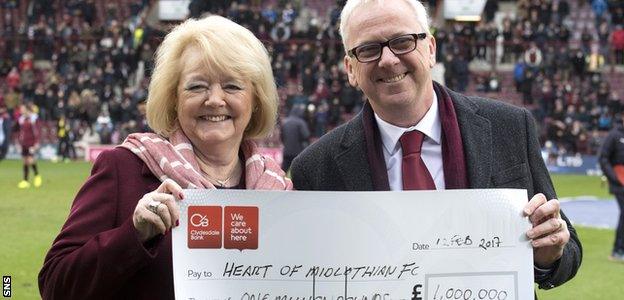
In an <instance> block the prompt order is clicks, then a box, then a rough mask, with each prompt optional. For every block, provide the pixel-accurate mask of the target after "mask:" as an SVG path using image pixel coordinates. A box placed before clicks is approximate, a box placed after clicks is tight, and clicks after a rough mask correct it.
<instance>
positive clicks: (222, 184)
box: [200, 161, 240, 188]
mask: <svg viewBox="0 0 624 300" xmlns="http://www.w3.org/2000/svg"><path fill="white" fill-rule="evenodd" d="M202 164H203V165H204V168H200V169H201V171H202V173H203V174H204V176H206V178H208V181H210V183H212V184H216V185H218V186H219V187H221V188H224V187H226V186H227V184H228V182H229V181H230V180H231V179H232V178H234V177H235V175H236V174H237V173H238V172H237V171H238V168H239V166H240V162H237V163H236V165H235V166H234V170H232V172H231V173H230V176H228V178H226V179H223V180H221V179H217V178H215V177H213V176H212V175H210V174H208V172H206V169H208V166H207V165H206V164H205V163H203V161H202Z"/></svg>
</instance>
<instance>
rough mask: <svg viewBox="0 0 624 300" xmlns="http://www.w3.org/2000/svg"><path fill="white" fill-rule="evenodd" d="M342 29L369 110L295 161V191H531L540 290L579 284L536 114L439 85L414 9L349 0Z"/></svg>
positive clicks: (432, 50) (575, 245)
mask: <svg viewBox="0 0 624 300" xmlns="http://www.w3.org/2000/svg"><path fill="white" fill-rule="evenodd" d="M340 25H341V26H340V30H341V34H342V39H343V44H344V47H345V49H346V50H347V55H346V56H345V58H344V64H345V68H346V70H347V74H348V78H349V82H350V83H351V84H352V85H354V86H356V87H359V88H360V89H361V90H362V91H363V92H364V94H365V95H366V97H367V98H368V101H367V102H366V103H365V105H364V108H363V109H362V112H361V113H360V114H358V115H357V116H356V117H355V118H354V119H353V120H351V121H349V122H348V123H347V124H344V125H343V126H341V127H339V128H337V129H336V130H334V131H332V132H330V133H328V134H327V135H326V136H324V137H323V138H321V139H320V140H319V141H318V142H316V143H314V144H312V145H311V146H309V147H308V148H307V149H306V150H304V151H303V152H302V153H301V154H300V155H299V156H298V157H297V158H295V160H294V161H293V164H292V167H291V168H292V169H291V172H292V178H293V181H294V184H295V188H296V189H298V190H361V191H366V190H407V189H457V188H474V189H477V188H522V189H526V190H527V192H528V195H529V196H531V197H532V198H531V200H530V201H529V202H528V204H527V205H526V206H525V208H524V212H525V214H526V215H527V216H528V217H529V220H530V221H531V222H532V224H533V228H532V229H531V230H529V231H528V232H527V236H528V238H530V239H531V240H532V241H531V244H532V246H533V249H534V251H533V253H534V267H535V275H536V276H535V281H536V282H537V283H538V284H539V286H540V287H541V288H544V289H549V288H553V287H555V286H558V285H561V284H563V283H564V282H566V281H567V280H569V279H571V278H572V277H574V275H575V274H576V271H577V270H578V268H579V266H580V264H581V258H582V250H581V244H580V242H579V240H578V238H577V236H576V232H575V230H574V228H573V227H572V225H571V224H570V222H569V221H568V220H567V218H566V217H565V216H564V215H563V213H561V212H560V209H559V202H558V201H557V200H554V199H553V198H555V197H556V195H555V191H554V188H553V186H552V182H551V180H550V177H549V175H548V171H547V170H546V167H545V165H544V162H543V160H542V157H541V154H540V149H539V142H538V140H537V135H536V131H535V124H534V120H533V118H532V117H531V114H530V113H529V112H528V111H527V110H526V109H522V108H517V107H513V106H510V105H507V104H503V103H500V102H497V101H492V100H486V99H482V98H477V97H466V96H463V95H461V94H458V93H455V92H453V91H451V90H448V89H446V88H444V87H442V86H440V85H439V84H437V83H435V82H433V81H432V80H431V74H430V70H431V68H432V67H433V66H434V64H435V54H436V43H435V39H434V38H433V37H432V36H431V34H430V33H429V32H428V28H429V26H428V21H427V13H426V11H425V9H424V7H423V6H422V4H420V2H418V1H416V0H386V1H377V0H372V1H365V0H349V1H347V3H346V4H345V7H344V9H343V11H342V15H341V24H340ZM414 129H415V130H414ZM404 132H406V134H405V135H403V133H404ZM423 141H424V142H423ZM421 143H422V144H421ZM421 147H422V148H421ZM403 148H405V150H403ZM403 152H406V154H407V155H405V157H403ZM421 153H422V155H421ZM547 199H553V200H550V201H547ZM415 201H416V200H415Z"/></svg>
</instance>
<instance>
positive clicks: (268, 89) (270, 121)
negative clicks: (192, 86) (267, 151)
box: [146, 16, 278, 138]
mask: <svg viewBox="0 0 624 300" xmlns="http://www.w3.org/2000/svg"><path fill="white" fill-rule="evenodd" d="M188 47H197V49H199V51H200V53H202V55H203V58H204V59H203V61H202V62H197V63H204V64H205V65H206V67H207V68H208V69H209V70H208V71H209V72H210V74H211V75H212V74H218V75H222V76H226V77H232V78H240V79H245V80H249V81H251V83H252V85H253V92H254V98H255V103H252V105H255V106H254V108H253V113H252V116H251V120H250V121H249V125H247V128H246V130H245V134H244V138H262V137H266V135H268V133H269V132H270V131H271V130H272V129H273V127H274V126H275V121H276V118H277V106H278V95H277V88H276V86H275V80H274V78H273V72H272V69H271V62H270V59H269V55H268V52H267V50H266V48H265V47H264V46H263V45H262V43H261V42H260V40H258V39H257V38H256V37H255V36H254V35H253V33H251V31H249V30H248V29H246V28H244V27H242V26H240V25H238V24H236V23H234V22H232V21H230V20H228V19H226V18H223V17H220V16H208V17H205V18H203V19H199V20H196V19H189V20H187V21H185V22H184V23H182V24H180V25H178V26H176V27H175V28H173V30H172V31H171V32H169V34H167V36H166V37H165V39H164V40H163V42H162V44H161V45H160V46H159V47H158V50H156V58H155V59H156V64H155V65H156V67H155V68H154V72H153V74H152V78H151V81H150V84H149V94H148V97H147V106H146V110H147V112H146V117H147V123H148V124H149V126H150V127H151V128H152V129H153V130H154V131H155V132H156V133H158V134H161V135H163V136H165V137H168V136H169V135H170V134H171V133H173V131H174V130H175V129H176V128H177V126H178V121H177V104H178V103H177V102H178V99H177V87H178V83H179V80H180V77H181V72H182V67H183V62H182V61H181V57H182V53H183V52H184V50H185V49H187V48H188Z"/></svg>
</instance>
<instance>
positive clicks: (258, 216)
mask: <svg viewBox="0 0 624 300" xmlns="http://www.w3.org/2000/svg"><path fill="white" fill-rule="evenodd" d="M526 202H527V194H526V191H525V190H512V189H490V190H447V191H404V192H283V191H281V192H274V191H247V190H185V199H184V200H183V201H180V202H179V205H180V211H181V217H180V226H179V227H176V228H174V229H173V267H174V268H173V269H174V286H175V295H176V299H185V300H187V299H188V300H190V299H196V300H199V299H206V300H217V299H221V300H304V299H305V300H391V299H395V300H401V299H414V300H418V299H435V300H442V299H465V300H480V299H489V300H508V299H509V300H510V299H530V298H531V297H533V252H532V248H531V245H530V243H529V240H528V239H527V238H526V235H525V232H526V231H527V230H528V229H530V227H531V225H530V223H529V221H528V219H527V218H526V217H524V216H523V215H522V208H523V207H524V205H525V204H526Z"/></svg>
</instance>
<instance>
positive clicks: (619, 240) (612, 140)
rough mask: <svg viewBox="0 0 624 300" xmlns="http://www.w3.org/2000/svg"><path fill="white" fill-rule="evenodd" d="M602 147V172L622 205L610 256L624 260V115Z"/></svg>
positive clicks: (613, 258) (600, 158) (600, 156)
mask: <svg viewBox="0 0 624 300" xmlns="http://www.w3.org/2000/svg"><path fill="white" fill-rule="evenodd" d="M620 118H621V120H622V121H621V122H617V124H615V126H614V127H613V129H612V130H611V131H610V132H609V134H608V135H607V137H606V138H605V140H604V143H603V144H602V148H600V154H599V160H600V167H601V168H602V172H603V173H604V175H605V176H607V179H608V180H609V191H610V192H611V193H612V194H613V195H615V199H616V200H617V203H618V205H619V206H620V219H619V221H618V226H617V229H616V231H615V243H614V244H613V251H612V252H611V256H610V257H609V258H610V259H611V260H614V261H619V262H624V126H622V125H624V115H622V116H620Z"/></svg>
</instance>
